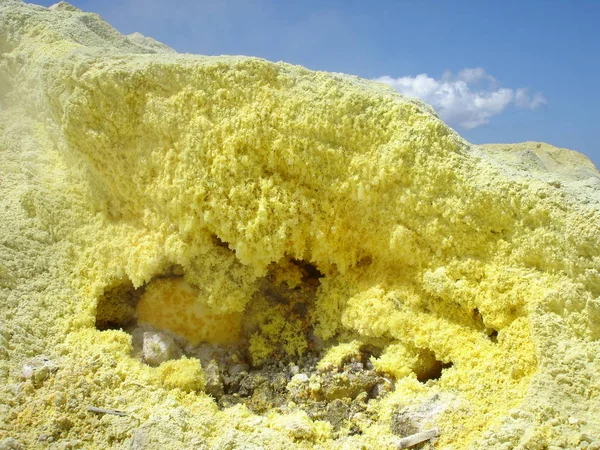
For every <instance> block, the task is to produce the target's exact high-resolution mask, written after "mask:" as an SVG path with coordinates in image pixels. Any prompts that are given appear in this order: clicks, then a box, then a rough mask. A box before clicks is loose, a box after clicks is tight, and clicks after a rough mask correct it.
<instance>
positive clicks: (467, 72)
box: [377, 67, 547, 129]
mask: <svg viewBox="0 0 600 450" xmlns="http://www.w3.org/2000/svg"><path fill="white" fill-rule="evenodd" d="M377 81H380V82H383V83H386V84H389V85H390V86H392V87H393V88H395V89H396V90H397V91H398V92H400V93H402V94H404V95H408V96H411V97H418V98H420V99H421V100H423V101H424V102H426V103H429V104H430V105H431V106H433V107H434V108H435V110H436V111H437V112H438V114H439V115H440V117H441V118H442V120H444V121H446V122H448V123H449V124H451V125H459V126H461V127H463V128H466V129H472V128H475V127H478V126H480V125H484V124H486V123H488V122H489V120H490V117H492V116H495V115H497V114H500V113H501V112H502V111H504V110H505V109H506V108H507V107H508V106H509V105H511V104H514V105H515V106H516V107H517V108H523V109H536V108H539V107H540V106H542V105H545V104H546V103H547V101H546V98H545V97H544V96H543V95H542V94H541V93H539V92H537V93H535V94H534V95H533V96H530V95H529V93H528V89H527V88H518V89H516V90H514V89H509V88H500V87H499V86H498V82H497V81H496V79H495V78H494V77H493V76H491V75H489V74H487V73H486V72H485V70H484V69H482V68H481V67H475V68H466V69H462V70H460V71H459V72H458V73H457V74H456V75H454V74H453V73H452V72H449V71H446V72H445V73H444V74H443V75H442V77H441V78H440V79H437V80H436V79H434V78H431V77H429V76H428V75H427V74H425V73H422V74H420V75H417V76H415V77H400V78H392V77H389V76H383V77H380V78H377Z"/></svg>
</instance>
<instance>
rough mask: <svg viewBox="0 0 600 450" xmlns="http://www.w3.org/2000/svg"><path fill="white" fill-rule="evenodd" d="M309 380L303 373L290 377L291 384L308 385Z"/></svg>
mask: <svg viewBox="0 0 600 450" xmlns="http://www.w3.org/2000/svg"><path fill="white" fill-rule="evenodd" d="M308 381H309V378H308V375H306V374H305V373H299V374H297V375H294V376H293V377H292V382H294V383H308Z"/></svg>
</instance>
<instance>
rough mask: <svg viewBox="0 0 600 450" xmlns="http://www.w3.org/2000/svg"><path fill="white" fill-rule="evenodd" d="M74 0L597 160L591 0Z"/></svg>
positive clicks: (131, 23) (468, 134)
mask: <svg viewBox="0 0 600 450" xmlns="http://www.w3.org/2000/svg"><path fill="white" fill-rule="evenodd" d="M34 3H38V4H42V5H44V6H49V5H51V4H52V3H55V2H54V1H37V2H34ZM71 3H72V4H74V5H75V6H77V7H79V8H81V9H83V10H85V11H93V12H96V13H98V14H100V15H101V16H102V17H103V18H104V19H105V20H107V21H108V22H109V23H111V24H112V25H113V26H114V27H115V28H117V29H118V30H119V31H121V32H122V33H125V34H129V33H132V32H134V31H139V32H140V33H142V34H144V35H146V36H151V37H153V38H155V39H158V40H159V41H162V42H164V43H166V44H167V45H169V46H171V47H173V48H174V49H175V50H177V51H180V52H189V53H200V54H205V55H219V54H236V55H252V56H259V57H263V58H266V59H269V60H272V61H286V62H290V63H293V64H301V65H303V66H306V67H308V68H310V69H315V70H326V71H333V72H345V73H350V74H354V75H358V76H361V77H364V78H380V77H386V78H385V80H387V81H388V82H389V83H390V84H392V85H394V86H395V87H396V88H398V89H399V90H401V92H405V93H407V92H408V93H412V94H414V95H419V96H421V97H422V98H424V99H425V100H426V101H428V102H429V103H431V104H432V105H433V106H434V107H435V108H436V109H437V110H438V113H440V115H441V116H442V118H444V119H445V120H446V121H448V122H449V124H450V125H451V126H453V127H454V128H455V129H456V130H457V131H458V132H459V133H460V134H461V135H463V136H464V137H465V138H466V139H468V140H469V141H471V142H474V143H487V142H489V143H495V142H522V141H527V140H534V141H544V142H548V143H550V144H553V145H556V146H559V147H566V148H571V149H574V150H578V151H581V152H583V153H585V154H587V155H588V156H589V157H590V158H591V159H592V161H594V163H595V164H596V165H597V166H600V133H599V129H600V126H599V125H600V124H599V119H600V113H599V112H598V111H599V108H600V88H599V87H598V80H599V75H600V31H598V30H599V29H600V27H599V26H598V24H599V23H600V1H598V0H576V1H575V0H573V1H567V0H563V1H558V0H537V1H533V0H521V1H515V0H503V1H492V0H481V1H475V0H456V1H445V0H438V1H428V0H412V1H402V0H397V1H392V0H387V1H376V0H372V1H370V2H367V1H355V0H340V1H335V0H304V1H302V2H288V1H282V0H279V1H276V0H220V1H217V0H212V1H208V0H206V1H205V0H103V1H98V0H96V1H92V0H80V1H79V0H73V1H71ZM465 69H468V70H465ZM425 74H426V75H427V76H425Z"/></svg>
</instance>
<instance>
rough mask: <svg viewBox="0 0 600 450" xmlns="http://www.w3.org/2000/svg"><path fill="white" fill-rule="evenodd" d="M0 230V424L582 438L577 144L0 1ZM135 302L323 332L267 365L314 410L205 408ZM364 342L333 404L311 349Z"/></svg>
mask: <svg viewBox="0 0 600 450" xmlns="http://www.w3.org/2000/svg"><path fill="white" fill-rule="evenodd" d="M0 227H1V233H0V448H48V447H50V448H86V449H88V448H98V449H106V448H126V449H129V448H131V449H153V448H157V449H181V448H198V449H201V448H214V449H228V448H248V449H251V448H256V449H258V448H270V449H280V448H282V449H291V448H307V449H308V448H323V449H336V448H339V449H342V448H352V449H354V448H357V449H358V448H365V449H371V448H372V449H386V448H390V449H392V448H396V446H397V445H398V444H399V442H400V439H401V438H402V437H405V436H407V435H410V434H414V433H417V432H421V431H426V430H429V429H432V428H437V429H438V431H439V436H438V437H437V438H436V439H435V444H434V445H435V448H440V449H443V448H454V449H466V448H480V449H490V448H493V449H496V448H497V449H511V448H527V449H548V448H553V449H554V448H565V449H573V448H587V449H594V448H595V449H598V448H600V438H599V436H600V272H599V270H600V174H599V173H598V171H597V170H596V168H595V167H594V166H593V165H592V164H591V163H590V162H589V160H587V159H586V158H585V157H584V156H582V155H580V154H578V153H576V152H572V151H569V150H564V149H557V148H554V147H551V146H549V145H546V144H538V143H524V144H517V145H493V146H492V145H488V146H474V145H471V144H469V143H468V142H466V141H465V140H463V139H462V138H461V137H459V136H458V135H457V134H456V133H455V132H454V131H453V130H451V129H450V128H449V127H448V126H446V125H445V124H444V123H443V122H442V121H440V120H439V119H438V118H437V117H436V115H435V113H434V112H433V111H432V110H431V108H429V107H428V106H426V105H424V104H423V103H420V102H418V101H416V100H412V99H408V98H405V97H403V96H401V95H399V94H397V93H395V92H394V91H392V90H391V89H390V88H388V87H386V86H384V85H381V84H377V83H374V82H370V81H366V80H362V79H359V78H355V77H350V76H346V75H341V74H330V73H323V72H313V71H309V70H307V69H305V68H302V67H298V66H292V65H289V64H284V63H276V64H275V63H271V62H268V61H265V60H261V59H257V58H246V57H203V56H196V55H181V54H177V53H176V52H174V51H173V50H171V49H169V48H168V47H166V46H164V45H163V44H160V43H158V42H156V41H154V40H152V39H149V38H145V37H144V36H141V35H140V34H134V35H130V36H124V35H121V34H120V33H118V32H117V31H116V30H114V29H113V28H111V27H110V26H109V25H108V24H106V23H105V22H103V21H102V20H101V18H100V17H98V16H97V15H95V14H89V13H85V12H82V11H80V10H78V9H77V8H75V7H73V6H71V5H68V4H66V3H64V2H61V3H59V4H57V5H55V6H53V7H51V8H44V7H40V6H35V5H29V4H26V3H23V2H22V1H20V0H0ZM317 271H318V274H317V275H314V273H316V272H317ZM312 272H314V273H313V275H311V273H312ZM146 288H147V289H146ZM144 289H146V290H145V292H142V290H144ZM161 292H170V293H171V294H173V292H179V294H181V295H179V294H177V295H175V294H173V295H171V294H169V295H170V296H168V295H167V297H168V298H167V297H165V301H164V303H162V302H161V299H160V296H159V294H160V293H161ZM183 294H185V295H183ZM165 295H166V294H165ZM140 298H141V300H140ZM182 298H184V299H185V301H184V302H183V303H181V302H180V301H179V300H178V299H182ZM182 301H183V300H182ZM136 302H137V303H136ZM178 302H179V303H178ZM161 304H162V305H165V307H164V308H161ZM186 305H189V307H188V306H186ZM169 308H170V309H169ZM206 311H209V312H210V314H205V313H204V312H206ZM171 313H172V314H175V315H176V317H175V318H173V317H171V319H168V320H167V319H166V318H165V317H167V315H168V314H171ZM138 315H139V316H141V317H137V316H138ZM136 317H137V319H143V320H142V321H141V322H143V321H145V322H147V323H149V324H150V325H154V326H156V327H159V328H160V327H163V328H164V332H165V333H171V334H172V335H173V336H174V338H173V339H175V338H177V339H181V338H186V337H187V338H189V339H190V340H191V341H196V340H203V339H206V340H209V341H211V340H212V341H216V342H217V343H218V342H223V341H228V340H229V339H232V340H236V339H239V340H241V341H243V340H244V339H246V344H244V342H241V344H240V345H242V346H243V345H246V351H247V357H248V361H250V362H251V363H252V364H258V363H259V362H260V363H262V362H264V361H267V362H268V361H273V360H276V359H281V360H284V359H285V358H291V359H292V360H293V359H294V358H298V357H300V356H301V355H303V354H305V353H306V352H309V351H312V352H313V353H314V354H320V355H321V356H323V355H325V356H326V359H325V360H324V361H323V362H322V363H321V364H320V365H318V367H319V368H320V369H321V370H323V371H324V372H323V374H322V375H311V376H310V377H309V376H308V375H306V374H295V375H293V377H292V378H293V380H294V381H293V383H292V382H291V381H290V384H289V385H288V386H296V384H298V386H297V389H299V391H298V392H300V393H306V395H307V396H308V397H307V398H308V400H310V396H311V395H313V396H315V398H317V397H318V395H321V394H319V392H322V391H323V390H324V389H325V391H326V392H335V393H336V394H335V395H333V394H331V396H330V397H331V398H332V400H331V401H330V402H329V403H327V406H326V414H324V416H323V417H324V418H325V419H326V420H321V419H318V417H317V416H314V415H313V416H311V415H310V414H308V413H307V412H306V410H305V409H302V408H300V407H298V406H297V405H296V404H295V403H294V402H293V401H291V402H290V403H289V404H288V405H285V408H283V409H282V408H280V409H278V410H277V411H275V410H273V411H271V412H269V410H268V405H267V406H265V407H264V408H265V409H266V412H264V413H262V414H258V413H256V412H254V411H252V410H251V409H249V408H248V407H246V406H245V405H244V404H233V405H231V406H229V407H225V408H219V407H218V405H217V403H216V402H215V400H214V399H213V398H212V397H211V396H210V395H209V394H207V393H206V392H205V391H206V390H207V389H208V386H211V388H210V389H211V390H210V392H211V393H213V392H217V391H218V389H216V388H215V387H214V386H213V385H215V380H214V378H215V376H216V375H215V373H216V372H215V370H214V365H213V366H211V367H213V368H212V369H210V370H209V369H207V367H208V366H207V367H205V368H204V370H203V369H202V367H201V365H200V361H199V360H198V359H196V358H194V357H192V356H186V355H184V356H182V357H181V358H178V359H167V358H170V357H168V356H165V355H167V354H174V353H177V352H176V351H175V350H174V349H172V348H171V347H168V346H167V347H168V348H167V347H165V348H167V349H171V350H173V351H171V350H169V351H168V352H167V351H161V352H160V355H159V356H160V358H158V359H156V358H155V359H153V360H152V362H153V363H154V364H146V363H145V362H144V361H143V360H142V359H140V358H137V357H135V354H136V352H135V351H133V343H132V336H131V334H129V333H128V332H127V331H126V328H127V326H128V325H127V323H128V321H131V320H136ZM194 317H195V318H196V319H197V320H196V319H194ZM161 318H162V319H161ZM188 319H189V320H188ZM161 320H162V321H161ZM194 320H196V322H197V323H200V324H203V325H202V326H203V327H204V328H201V329H200V328H198V329H193V326H192V325H190V324H191V323H192V322H194ZM115 324H116V325H115ZM228 330H232V331H231V333H233V334H234V335H235V336H229V334H228V333H229V331H228ZM152 332H153V333H154V332H157V333H160V332H162V331H160V330H158V331H152ZM238 333H239V336H238ZM171 334H169V336H171ZM244 336H245V338H244ZM169 339H171V338H169ZM161 342H162V341H161ZM174 342H175V340H170V341H169V345H171V346H172V345H174V344H173V343H174ZM150 344H152V342H150V341H149V344H148V345H150ZM155 344H156V343H155ZM159 344H160V342H159ZM369 348H372V349H374V350H372V352H371V353H372V354H371V356H370V358H368V359H367V360H365V361H364V364H367V365H369V364H370V366H369V367H370V369H369V372H368V373H370V374H372V373H374V372H373V370H375V371H378V372H379V373H380V374H381V376H384V375H385V376H389V377H390V378H391V381H390V382H389V384H390V385H392V382H393V390H391V392H390V393H388V394H385V395H379V394H377V395H371V394H369V395H371V396H372V397H374V398H373V399H372V400H370V401H369V402H368V403H367V404H366V405H367V406H365V408H366V409H364V412H358V413H356V414H354V415H353V416H352V418H351V419H352V424H353V425H352V426H350V425H348V426H346V425H344V424H347V423H348V422H347V421H346V420H347V419H345V417H346V416H345V415H344V414H346V410H345V406H344V405H346V404H349V401H350V397H351V396H355V397H356V398H358V397H360V395H359V393H358V392H355V391H356V389H355V388H354V387H353V385H352V382H351V380H350V381H348V380H349V378H348V377H347V376H346V372H339V373H338V372H336V370H338V369H340V367H339V365H340V364H344V363H346V362H347V364H350V365H353V366H352V367H353V369H352V370H356V371H357V372H356V373H357V374H358V375H356V378H357V379H359V378H360V373H361V372H360V368H361V367H363V366H362V364H363V363H362V362H359V361H356V360H355V359H356V358H358V357H359V354H358V353H357V352H358V351H367V350H365V349H369ZM361 349H362V350H361ZM159 350H160V349H159ZM148 352H149V353H148V354H150V353H151V352H150V350H148ZM157 354H158V353H157ZM152 355H154V353H152ZM327 355H329V356H327ZM153 358H154V356H153ZM156 364H158V366H157V367H155V366H156ZM296 369H297V368H296ZM328 370H329V371H330V372H327V371H328ZM217 375H218V374H217ZM369 376H371V375H369ZM207 377H208V379H207ZM344 377H346V378H344ZM283 380H284V381H283V383H284V385H285V382H286V381H285V377H284V378H283ZM319 380H321V381H319ZM328 380H329V381H328ZM332 380H333V381H332ZM294 383H295V384H294ZM323 383H324V384H323ZM327 383H329V384H327ZM344 383H346V384H344ZM348 383H349V384H348ZM384 384H385V383H384ZM384 384H382V386H383V385H384ZM303 386H304V387H303ZM377 389H379V391H381V390H382V389H383V388H380V387H378V388H377ZM386 389H387V390H386ZM390 389H391V388H385V389H384V391H385V392H388V391H389V390H390ZM379 391H378V392H379ZM299 395H300V394H299ZM302 395H304V394H302ZM330 397H325V400H326V401H329V400H328V399H329V398H330ZM366 397H367V396H366V394H365V395H364V396H363V397H360V398H366ZM308 400H306V399H303V400H302V401H308ZM315 401H317V400H315ZM319 401H321V400H319ZM90 407H91V410H90ZM95 408H96V409H95ZM98 408H99V409H98ZM98 411H108V412H104V413H103V412H98ZM369 417H370V418H372V419H373V420H371V419H369V420H368V418H369ZM348 420H349V419H348ZM345 421H346V422H345ZM340 430H341V431H340ZM426 445H429V444H426Z"/></svg>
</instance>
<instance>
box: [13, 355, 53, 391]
mask: <svg viewBox="0 0 600 450" xmlns="http://www.w3.org/2000/svg"><path fill="white" fill-rule="evenodd" d="M57 370H58V366H57V365H56V364H54V363H53V362H52V361H51V360H50V359H49V358H47V357H45V356H36V357H35V358H31V359H29V360H27V361H26V362H25V364H23V369H22V370H21V378H22V379H24V380H30V381H31V383H32V384H33V386H34V387H36V388H39V387H40V386H41V385H42V384H43V382H44V380H46V378H48V377H49V376H50V375H51V374H53V373H54V372H56V371H57Z"/></svg>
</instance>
